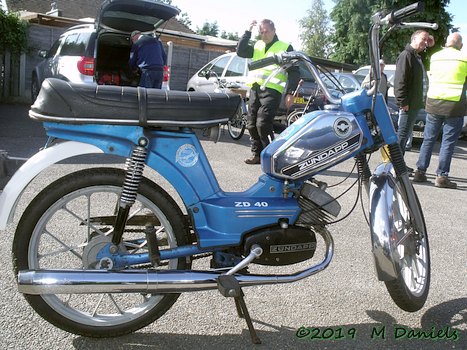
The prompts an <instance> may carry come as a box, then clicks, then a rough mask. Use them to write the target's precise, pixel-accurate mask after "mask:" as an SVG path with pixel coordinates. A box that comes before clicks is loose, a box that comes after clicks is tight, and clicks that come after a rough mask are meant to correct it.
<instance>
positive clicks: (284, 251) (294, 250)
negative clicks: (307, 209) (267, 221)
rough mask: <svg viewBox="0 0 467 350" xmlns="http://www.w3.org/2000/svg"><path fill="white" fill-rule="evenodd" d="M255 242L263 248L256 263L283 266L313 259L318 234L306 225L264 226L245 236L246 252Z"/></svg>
mask: <svg viewBox="0 0 467 350" xmlns="http://www.w3.org/2000/svg"><path fill="white" fill-rule="evenodd" d="M253 244H258V245H259V246H260V247H261V248H263V254H261V256H260V257H259V258H257V259H255V260H254V263H255V264H260V265H269V266H282V265H290V264H295V263H299V262H301V261H305V260H308V259H311V258H312V257H313V255H314V253H315V250H316V235H315V233H314V232H313V231H312V230H311V229H309V228H305V227H300V226H288V227H287V228H282V227H280V226H279V225H277V226H272V227H266V228H262V229H260V230H257V231H254V232H252V233H250V234H249V235H248V236H247V237H246V238H245V244H244V253H245V255H248V253H249V252H250V250H251V246H252V245H253Z"/></svg>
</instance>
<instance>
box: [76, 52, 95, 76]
mask: <svg viewBox="0 0 467 350" xmlns="http://www.w3.org/2000/svg"><path fill="white" fill-rule="evenodd" d="M78 71H79V72H80V73H81V74H84V75H91V76H93V75H94V58H93V57H84V56H83V57H80V59H79V61H78Z"/></svg>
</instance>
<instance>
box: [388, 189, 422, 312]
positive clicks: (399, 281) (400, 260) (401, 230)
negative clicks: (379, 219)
mask: <svg viewBox="0 0 467 350" xmlns="http://www.w3.org/2000/svg"><path fill="white" fill-rule="evenodd" d="M417 204H418V206H420V203H419V201H418V198H417ZM413 210H421V209H420V208H414V209H413ZM392 216H393V222H392V231H391V232H392V233H391V237H390V240H389V242H390V254H391V258H392V261H393V262H394V263H395V266H396V270H397V271H398V276H397V278H396V279H394V280H391V281H385V284H386V288H387V289H388V291H389V294H390V295H391V298H392V299H393V300H394V302H395V303H396V304H397V306H399V307H400V308H401V309H403V310H405V311H409V312H414V311H418V310H420V309H421V308H422V307H423V305H424V304H425V301H426V299H427V297H428V291H429V287H430V250H429V246H428V235H427V231H426V226H425V222H424V220H423V227H416V225H415V223H414V220H413V217H412V214H411V211H410V210H409V208H408V207H407V204H406V202H405V201H404V199H403V196H402V194H401V188H400V183H398V184H396V186H395V187H394V193H393V202H392Z"/></svg>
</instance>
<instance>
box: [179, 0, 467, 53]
mask: <svg viewBox="0 0 467 350" xmlns="http://www.w3.org/2000/svg"><path fill="white" fill-rule="evenodd" d="M323 2H324V7H325V9H326V11H327V13H328V15H329V13H330V12H331V10H332V7H333V5H334V2H333V1H332V0H324V1H323ZM414 2H415V0H414ZM463 3H464V4H463ZM172 5H174V6H177V7H178V8H180V10H181V12H186V13H187V14H188V16H189V18H190V20H191V22H192V25H191V28H192V29H193V30H196V28H197V27H200V28H201V27H202V25H203V23H204V22H206V21H207V22H209V23H213V22H214V21H217V24H218V26H219V29H220V31H226V32H233V33H238V34H239V35H240V36H241V35H242V34H243V33H244V31H245V30H246V29H248V27H249V25H250V23H251V21H252V20H254V19H255V20H257V21H258V22H259V21H260V20H261V19H264V18H268V19H270V20H272V21H273V22H274V23H275V26H276V33H277V36H278V37H279V39H280V40H283V41H286V42H290V43H291V44H292V46H293V47H294V49H296V50H300V48H301V47H300V45H301V43H300V39H299V34H300V28H299V24H298V21H299V20H300V19H302V18H303V17H305V16H306V15H307V10H308V9H309V8H310V7H311V0H289V1H287V0H257V1H251V0H234V1H229V2H227V1H219V0H172ZM463 5H464V8H463ZM447 12H449V13H450V14H452V15H453V16H454V18H453V22H452V23H453V25H454V26H455V27H460V28H461V29H460V33H461V34H463V35H466V36H467V11H466V10H465V0H451V3H450V4H449V6H448V8H447ZM254 35H256V33H254ZM465 41H466V42H467V39H466V40H465ZM465 46H466V47H465V49H467V45H465Z"/></svg>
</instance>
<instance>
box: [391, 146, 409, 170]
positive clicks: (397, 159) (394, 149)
mask: <svg viewBox="0 0 467 350" xmlns="http://www.w3.org/2000/svg"><path fill="white" fill-rule="evenodd" d="M388 148H389V154H390V155H391V161H392V165H393V166H394V170H395V172H396V174H397V175H398V176H400V175H402V174H404V173H407V167H406V165H405V160H404V154H403V153H402V150H401V148H400V145H399V144H398V143H394V144H391V145H388Z"/></svg>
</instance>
